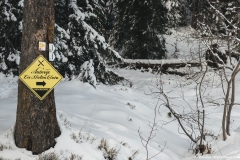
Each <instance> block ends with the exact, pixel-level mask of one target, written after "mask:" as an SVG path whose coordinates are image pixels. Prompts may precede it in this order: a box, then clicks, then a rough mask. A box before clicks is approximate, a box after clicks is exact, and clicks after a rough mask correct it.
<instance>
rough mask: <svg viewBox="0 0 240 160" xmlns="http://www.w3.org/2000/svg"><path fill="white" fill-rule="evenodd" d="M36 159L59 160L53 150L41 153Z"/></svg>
mask: <svg viewBox="0 0 240 160" xmlns="http://www.w3.org/2000/svg"><path fill="white" fill-rule="evenodd" d="M37 160H59V156H58V155H57V154H56V153H54V152H50V153H42V154H40V155H39V157H38V159H37Z"/></svg>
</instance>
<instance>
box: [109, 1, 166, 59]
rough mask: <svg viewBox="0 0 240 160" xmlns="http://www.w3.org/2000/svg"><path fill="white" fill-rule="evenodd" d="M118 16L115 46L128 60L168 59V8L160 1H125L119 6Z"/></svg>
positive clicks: (112, 39) (114, 39)
mask: <svg viewBox="0 0 240 160" xmlns="http://www.w3.org/2000/svg"><path fill="white" fill-rule="evenodd" d="M116 7H117V9H116V10H117V17H116V23H115V26H114V27H115V28H114V30H113V33H112V35H113V36H112V38H111V43H112V45H113V46H114V48H115V49H116V50H117V51H119V52H120V53H121V55H122V56H123V57H124V58H131V59H162V58H164V57H165V53H166V47H165V39H164V37H163V36H161V35H162V34H164V33H166V30H167V25H168V18H167V12H168V10H167V8H166V6H165V5H164V3H163V2H162V1H159V0H138V1H137V0H133V1H127V0H122V1H118V2H117V3H116Z"/></svg>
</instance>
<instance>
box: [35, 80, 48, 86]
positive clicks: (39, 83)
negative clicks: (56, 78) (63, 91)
mask: <svg viewBox="0 0 240 160" xmlns="http://www.w3.org/2000/svg"><path fill="white" fill-rule="evenodd" d="M36 85H37V86H43V87H44V86H45V85H46V83H45V82H44V81H42V82H36Z"/></svg>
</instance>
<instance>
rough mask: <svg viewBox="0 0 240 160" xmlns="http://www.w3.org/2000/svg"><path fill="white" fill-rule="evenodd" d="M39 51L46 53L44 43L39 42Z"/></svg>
mask: <svg viewBox="0 0 240 160" xmlns="http://www.w3.org/2000/svg"><path fill="white" fill-rule="evenodd" d="M38 49H39V51H46V42H39V46H38Z"/></svg>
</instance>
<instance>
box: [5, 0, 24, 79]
mask: <svg viewBox="0 0 240 160" xmlns="http://www.w3.org/2000/svg"><path fill="white" fill-rule="evenodd" d="M22 3H23V1H14V0H3V1H2V2H1V4H0V14H1V20H0V23H1V28H0V42H1V43H0V59H1V60H0V71H1V72H3V73H4V74H12V73H13V74H14V75H18V65H19V54H20V48H21V43H20V41H21V36H22V35H21V28H22V27H21V25H22V24H21V21H22Z"/></svg>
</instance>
